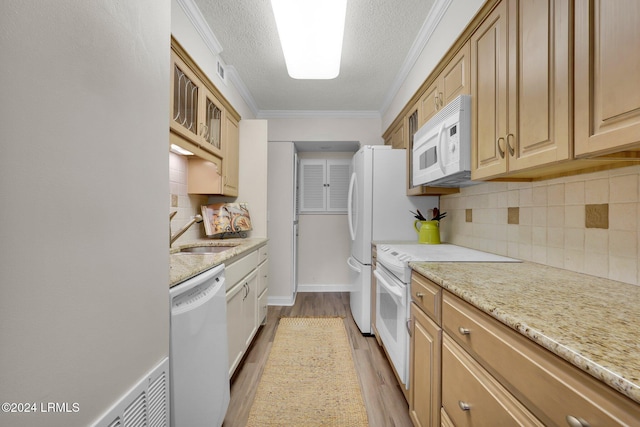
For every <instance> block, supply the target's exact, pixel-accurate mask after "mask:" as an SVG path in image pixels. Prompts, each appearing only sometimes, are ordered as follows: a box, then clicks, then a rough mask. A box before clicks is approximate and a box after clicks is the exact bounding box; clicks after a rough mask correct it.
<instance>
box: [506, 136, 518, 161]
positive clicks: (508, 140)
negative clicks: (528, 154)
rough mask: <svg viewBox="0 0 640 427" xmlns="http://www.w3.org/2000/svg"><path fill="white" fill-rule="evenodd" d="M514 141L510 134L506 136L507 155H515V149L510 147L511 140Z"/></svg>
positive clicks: (514, 137)
mask: <svg viewBox="0 0 640 427" xmlns="http://www.w3.org/2000/svg"><path fill="white" fill-rule="evenodd" d="M512 139H513V140H515V139H516V136H515V135H514V134H512V133H510V134H509V135H507V148H508V149H509V155H511V156H513V155H514V154H515V153H516V150H515V148H514V147H513V146H512V145H511V140H512Z"/></svg>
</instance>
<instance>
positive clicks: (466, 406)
mask: <svg viewBox="0 0 640 427" xmlns="http://www.w3.org/2000/svg"><path fill="white" fill-rule="evenodd" d="M458 406H459V407H460V410H462V411H468V410H470V409H471V406H469V404H468V403H466V402H463V401H462V400H458Z"/></svg>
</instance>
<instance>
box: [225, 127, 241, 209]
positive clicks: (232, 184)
mask: <svg viewBox="0 0 640 427" xmlns="http://www.w3.org/2000/svg"><path fill="white" fill-rule="evenodd" d="M224 122H225V132H224V134H225V145H224V161H223V162H222V182H223V184H222V192H223V194H224V195H225V196H233V197H236V196H238V181H239V169H240V132H239V129H238V121H237V120H236V119H235V118H234V117H232V116H231V115H225V120H224Z"/></svg>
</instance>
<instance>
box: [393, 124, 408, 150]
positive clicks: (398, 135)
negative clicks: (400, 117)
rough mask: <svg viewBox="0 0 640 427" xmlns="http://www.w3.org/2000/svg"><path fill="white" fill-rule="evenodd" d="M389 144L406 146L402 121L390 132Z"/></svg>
mask: <svg viewBox="0 0 640 427" xmlns="http://www.w3.org/2000/svg"><path fill="white" fill-rule="evenodd" d="M391 146H392V147H393V148H406V145H405V140H404V121H401V122H400V123H398V126H396V128H395V129H394V130H393V133H392V134H391Z"/></svg>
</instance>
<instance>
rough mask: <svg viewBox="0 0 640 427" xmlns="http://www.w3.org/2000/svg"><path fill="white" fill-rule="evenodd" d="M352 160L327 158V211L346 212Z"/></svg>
mask: <svg viewBox="0 0 640 427" xmlns="http://www.w3.org/2000/svg"><path fill="white" fill-rule="evenodd" d="M350 170H351V160H348V159H347V160H337V159H336V160H327V182H328V183H329V186H328V187H326V188H327V211H330V212H346V211H347V196H348V195H349V179H350V178H351V171H350Z"/></svg>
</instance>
